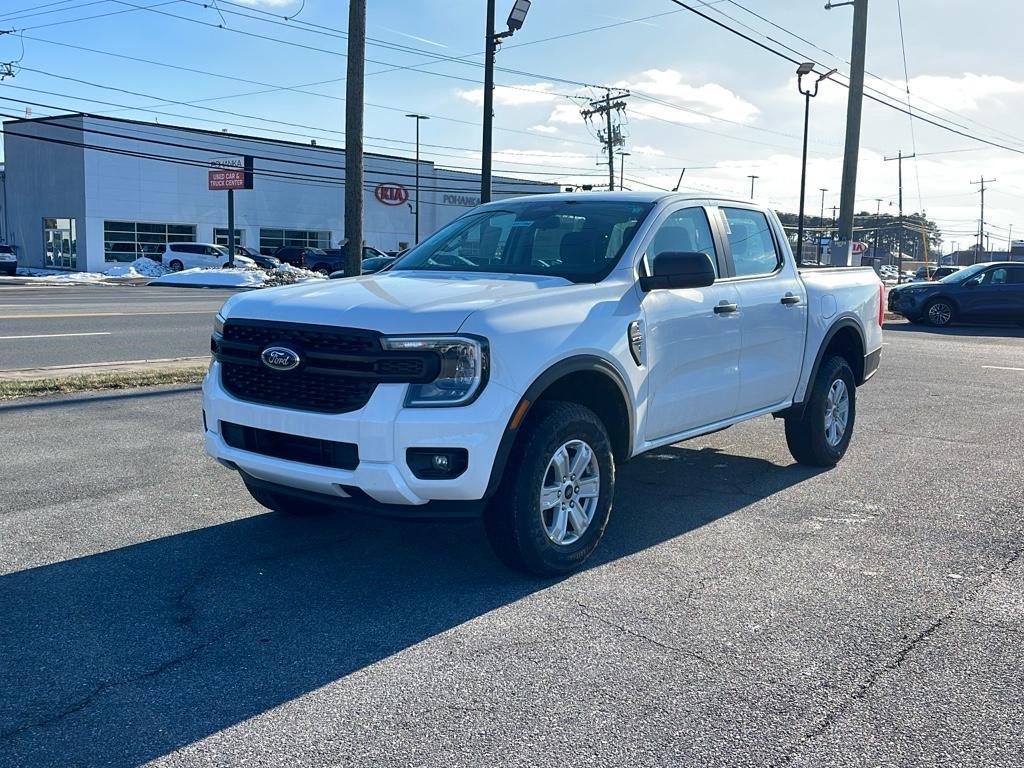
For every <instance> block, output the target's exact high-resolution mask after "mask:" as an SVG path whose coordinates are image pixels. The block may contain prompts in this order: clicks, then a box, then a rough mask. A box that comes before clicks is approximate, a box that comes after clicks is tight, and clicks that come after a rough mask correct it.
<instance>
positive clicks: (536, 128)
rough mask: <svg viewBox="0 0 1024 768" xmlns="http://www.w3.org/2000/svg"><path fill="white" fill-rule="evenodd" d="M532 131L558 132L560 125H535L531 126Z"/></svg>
mask: <svg viewBox="0 0 1024 768" xmlns="http://www.w3.org/2000/svg"><path fill="white" fill-rule="evenodd" d="M530 130H531V131H536V132H537V133H558V126H555V125H535V126H533V127H532V128H530Z"/></svg>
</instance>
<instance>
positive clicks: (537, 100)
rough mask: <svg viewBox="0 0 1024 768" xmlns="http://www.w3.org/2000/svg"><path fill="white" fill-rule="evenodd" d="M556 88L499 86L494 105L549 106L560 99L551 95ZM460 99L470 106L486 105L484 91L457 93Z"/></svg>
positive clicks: (538, 85)
mask: <svg viewBox="0 0 1024 768" xmlns="http://www.w3.org/2000/svg"><path fill="white" fill-rule="evenodd" d="M554 87H555V86H554V85H552V84H551V83H533V84H532V85H517V86H515V87H514V88H510V87H507V86H504V85H499V86H497V87H495V89H494V103H495V104H499V105H504V106H512V107H521V106H525V105H527V104H549V103H551V102H553V101H555V100H556V99H557V98H559V97H558V96H557V95H556V94H554V93H549V91H551V90H552V89H553V88H554ZM457 93H458V95H459V98H460V99H462V100H463V101H468V102H469V103H470V104H483V103H484V89H483V88H473V89H471V90H468V91H457Z"/></svg>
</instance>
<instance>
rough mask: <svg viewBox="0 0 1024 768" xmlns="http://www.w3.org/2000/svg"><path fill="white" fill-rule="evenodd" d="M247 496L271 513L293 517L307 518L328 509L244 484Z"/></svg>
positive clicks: (300, 499)
mask: <svg viewBox="0 0 1024 768" xmlns="http://www.w3.org/2000/svg"><path fill="white" fill-rule="evenodd" d="M245 489H246V490H247V491H249V495H250V496H252V497H253V499H255V500H256V501H257V502H259V503H260V504H262V505H263V506H264V507H266V508H267V509H269V510H271V511H272V512H278V513H280V514H282V515H289V516H293V517H309V516H311V515H322V514H326V513H327V512H329V511H330V509H329V508H328V507H326V506H324V505H322V504H317V503H315V502H312V501H307V500H305V499H302V498H300V497H298V496H289V495H288V494H286V493H275V492H274V491H268V490H267V489H266V488H260V487H259V486H256V485H251V484H250V483H246V484H245Z"/></svg>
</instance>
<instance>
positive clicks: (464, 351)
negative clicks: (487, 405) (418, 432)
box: [380, 336, 488, 408]
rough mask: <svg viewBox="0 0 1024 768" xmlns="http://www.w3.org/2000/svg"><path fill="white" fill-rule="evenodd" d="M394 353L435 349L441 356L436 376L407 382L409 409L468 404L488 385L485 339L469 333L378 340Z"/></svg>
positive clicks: (431, 350)
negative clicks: (422, 382)
mask: <svg viewBox="0 0 1024 768" xmlns="http://www.w3.org/2000/svg"><path fill="white" fill-rule="evenodd" d="M380 343H381V346H383V347H384V349H387V350H391V351H395V352H435V353H436V354H437V355H438V357H440V358H441V367H440V370H439V371H438V374H437V378H436V379H434V380H433V381H432V382H430V383H429V384H410V385H409V393H408V394H407V395H406V396H405V405H406V407H408V408H429V407H431V406H448V405H468V404H469V403H471V402H473V400H475V399H476V397H477V395H479V394H480V390H482V389H483V388H484V385H485V384H487V373H488V359H487V342H486V341H484V340H483V339H477V338H472V337H469V336H390V337H384V338H382V339H381V340H380Z"/></svg>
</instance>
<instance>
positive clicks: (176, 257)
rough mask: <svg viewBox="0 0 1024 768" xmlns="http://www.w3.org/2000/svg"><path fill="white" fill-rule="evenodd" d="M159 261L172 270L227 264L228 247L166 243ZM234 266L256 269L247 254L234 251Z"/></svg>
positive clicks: (208, 244) (209, 244)
mask: <svg viewBox="0 0 1024 768" xmlns="http://www.w3.org/2000/svg"><path fill="white" fill-rule="evenodd" d="M160 261H161V262H162V263H163V265H164V266H165V267H167V268H168V269H169V270H171V271H172V272H180V271H181V270H183V269H193V268H195V267H214V268H216V267H226V266H228V249H227V248H225V247H224V246H223V245H213V244H211V243H168V244H167V247H166V248H165V249H164V252H163V253H162V254H161V255H160ZM235 266H236V267H241V268H243V269H256V268H257V267H256V262H255V261H253V260H252V259H250V258H249V257H248V256H242V255H241V254H239V253H237V252H236V253H235Z"/></svg>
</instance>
